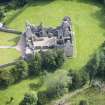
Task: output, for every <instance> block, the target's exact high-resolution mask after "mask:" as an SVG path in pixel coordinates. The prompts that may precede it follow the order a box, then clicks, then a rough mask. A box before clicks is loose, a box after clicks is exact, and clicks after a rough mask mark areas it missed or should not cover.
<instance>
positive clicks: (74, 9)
mask: <svg viewBox="0 0 105 105" xmlns="http://www.w3.org/2000/svg"><path fill="white" fill-rule="evenodd" d="M101 9H102V6H101V5H100V4H91V3H84V2H73V1H70V0H55V1H50V2H47V1H46V2H45V1H37V2H35V3H32V4H29V5H27V6H25V7H24V9H23V11H22V12H21V13H20V14H18V15H17V16H16V18H14V19H13V21H11V23H10V24H9V26H10V27H14V28H16V29H18V30H22V31H23V30H24V26H25V22H26V21H29V22H31V23H32V24H35V25H38V24H39V23H40V22H43V24H44V25H45V26H47V27H48V26H58V25H59V24H61V21H62V18H63V17H64V16H70V17H71V19H72V22H73V31H74V32H75V37H76V48H77V54H76V57H75V58H74V59H72V60H71V59H70V60H67V62H66V63H65V65H64V66H63V67H64V68H65V69H69V68H72V69H76V70H79V69H81V68H82V67H83V66H84V65H85V64H86V63H87V61H88V60H89V59H90V57H91V56H92V54H93V53H95V51H96V50H97V49H98V47H99V46H100V45H101V44H102V43H103V41H104V34H105V30H104V26H102V24H103V22H104V19H103V18H104V17H103V16H104V15H103V13H102V11H101Z"/></svg>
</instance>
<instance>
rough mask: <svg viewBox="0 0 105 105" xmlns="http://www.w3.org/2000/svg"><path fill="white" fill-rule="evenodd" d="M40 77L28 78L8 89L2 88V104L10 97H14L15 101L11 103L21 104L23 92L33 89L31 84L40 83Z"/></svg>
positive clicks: (0, 102) (0, 99)
mask: <svg viewBox="0 0 105 105" xmlns="http://www.w3.org/2000/svg"><path fill="white" fill-rule="evenodd" d="M39 82H40V80H39V79H37V78H35V79H27V80H23V81H22V82H20V83H18V84H15V85H13V86H11V87H9V88H7V89H5V90H4V91H3V90H0V105H6V102H7V101H9V100H10V97H13V98H14V102H13V103H11V105H19V102H20V101H21V99H22V98H23V94H25V93H26V92H29V91H32V89H31V88H30V84H32V83H34V84H38V83H39Z"/></svg>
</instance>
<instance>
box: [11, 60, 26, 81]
mask: <svg viewBox="0 0 105 105" xmlns="http://www.w3.org/2000/svg"><path fill="white" fill-rule="evenodd" d="M11 73H12V75H13V76H14V78H15V81H19V80H21V79H24V78H26V77H27V76H28V64H27V62H26V61H23V60H22V61H18V62H17V63H16V65H15V66H14V67H13V68H12V70H11Z"/></svg>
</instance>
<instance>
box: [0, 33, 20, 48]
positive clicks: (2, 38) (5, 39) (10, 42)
mask: <svg viewBox="0 0 105 105" xmlns="http://www.w3.org/2000/svg"><path fill="white" fill-rule="evenodd" d="M17 40H18V36H17V35H15V34H11V33H6V32H0V46H6V45H7V46H15V45H16V42H17Z"/></svg>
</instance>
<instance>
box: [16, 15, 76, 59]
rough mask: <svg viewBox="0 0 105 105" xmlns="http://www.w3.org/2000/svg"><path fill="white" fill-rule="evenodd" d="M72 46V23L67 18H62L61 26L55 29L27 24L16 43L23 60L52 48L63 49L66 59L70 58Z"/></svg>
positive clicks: (72, 50)
mask: <svg viewBox="0 0 105 105" xmlns="http://www.w3.org/2000/svg"><path fill="white" fill-rule="evenodd" d="M73 46H74V38H73V31H72V22H71V19H70V17H68V16H66V17H64V19H63V22H62V23H61V25H60V26H58V27H56V28H52V27H50V28H45V27H43V25H42V23H41V24H40V25H39V26H34V25H32V24H30V23H28V22H27V23H26V26H25V32H24V33H22V36H21V38H20V41H19V43H18V48H19V50H20V51H21V52H22V56H23V57H24V58H26V57H27V56H28V55H30V54H31V55H32V54H35V53H36V52H39V51H47V50H48V49H53V48H60V49H64V54H65V55H66V56H67V57H72V56H73V52H74V47H73Z"/></svg>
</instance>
